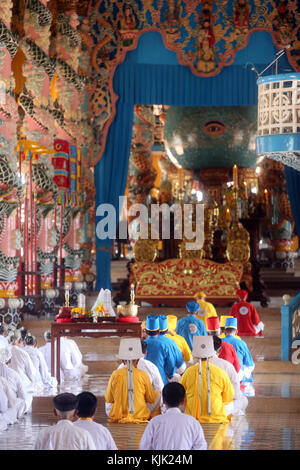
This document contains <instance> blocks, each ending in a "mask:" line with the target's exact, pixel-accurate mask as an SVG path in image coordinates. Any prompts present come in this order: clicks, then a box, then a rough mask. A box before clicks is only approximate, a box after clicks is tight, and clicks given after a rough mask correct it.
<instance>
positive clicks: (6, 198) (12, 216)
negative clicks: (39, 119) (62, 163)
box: [0, 1, 22, 297]
mask: <svg viewBox="0 0 300 470" xmlns="http://www.w3.org/2000/svg"><path fill="white" fill-rule="evenodd" d="M11 9H12V2H11V1H3V2H1V4H0V95H1V96H0V293H1V297H13V296H15V295H16V293H17V291H18V281H17V273H18V267H19V263H20V256H19V254H20V253H19V250H20V248H21V246H20V236H21V234H20V229H19V228H18V217H17V208H18V207H19V203H20V199H21V194H22V187H21V185H20V182H19V178H18V169H17V164H16V158H15V148H16V145H17V123H18V119H19V114H18V105H17V102H16V100H15V97H14V95H13V89H14V79H13V77H12V69H11V64H12V60H13V58H14V56H15V54H16V52H17V49H18V41H17V38H16V36H15V35H14V34H13V33H12V32H11V30H10V22H11V16H12V15H11Z"/></svg>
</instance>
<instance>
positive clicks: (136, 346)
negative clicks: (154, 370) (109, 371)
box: [117, 338, 144, 361]
mask: <svg viewBox="0 0 300 470" xmlns="http://www.w3.org/2000/svg"><path fill="white" fill-rule="evenodd" d="M117 357H118V359H121V360H124V361H134V360H136V359H140V358H141V357H144V354H143V352H142V345H141V340H140V339H139V338H122V339H121V341H120V346H119V354H118V356H117Z"/></svg>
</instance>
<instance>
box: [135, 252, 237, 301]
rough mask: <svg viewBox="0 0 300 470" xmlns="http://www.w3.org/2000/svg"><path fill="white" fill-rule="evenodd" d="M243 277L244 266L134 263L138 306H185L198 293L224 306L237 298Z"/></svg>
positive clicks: (195, 262) (189, 261)
mask: <svg viewBox="0 0 300 470" xmlns="http://www.w3.org/2000/svg"><path fill="white" fill-rule="evenodd" d="M242 275H243V265H242V264H241V263H216V262H214V261H211V260H208V259H196V258H186V259H180V258H174V259H169V260H165V261H162V262H152V263H143V262H135V263H133V264H132V265H131V270H130V282H132V283H134V284H135V285H136V301H137V302H138V303H139V302H147V303H150V304H151V305H153V306H159V305H169V306H176V307H183V306H185V304H186V303H187V302H188V301H189V300H191V299H193V297H194V295H195V294H196V293H197V292H199V291H201V290H204V291H205V294H206V296H207V300H208V301H210V302H212V303H214V304H215V305H219V306H224V305H228V304H231V303H233V302H234V301H235V300H236V299H237V295H236V292H237V290H238V289H239V286H240V281H241V278H242Z"/></svg>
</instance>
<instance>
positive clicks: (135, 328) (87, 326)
mask: <svg viewBox="0 0 300 470" xmlns="http://www.w3.org/2000/svg"><path fill="white" fill-rule="evenodd" d="M101 320H102V319H101ZM61 336H71V337H74V336H83V337H92V338H100V337H104V336H127V337H134V338H137V337H138V338H142V323H141V322H137V323H125V322H118V321H106V320H105V319H103V320H102V321H99V322H98V323H93V322H69V323H56V322H53V323H51V375H52V377H54V376H55V339H56V379H57V382H58V383H60V337H61Z"/></svg>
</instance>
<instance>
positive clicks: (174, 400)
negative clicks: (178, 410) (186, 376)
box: [162, 382, 185, 408]
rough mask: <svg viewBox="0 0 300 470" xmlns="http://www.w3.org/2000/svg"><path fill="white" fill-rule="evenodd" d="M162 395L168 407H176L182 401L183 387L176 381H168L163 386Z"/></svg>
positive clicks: (183, 395)
mask: <svg viewBox="0 0 300 470" xmlns="http://www.w3.org/2000/svg"><path fill="white" fill-rule="evenodd" d="M162 397H163V401H164V403H165V404H166V405H167V406H168V407H169V408H175V407H178V406H179V405H180V404H181V403H182V402H183V401H184V397H185V388H184V386H183V385H181V384H180V383H178V382H170V383H168V384H167V385H165V386H164V388H163V390H162Z"/></svg>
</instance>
